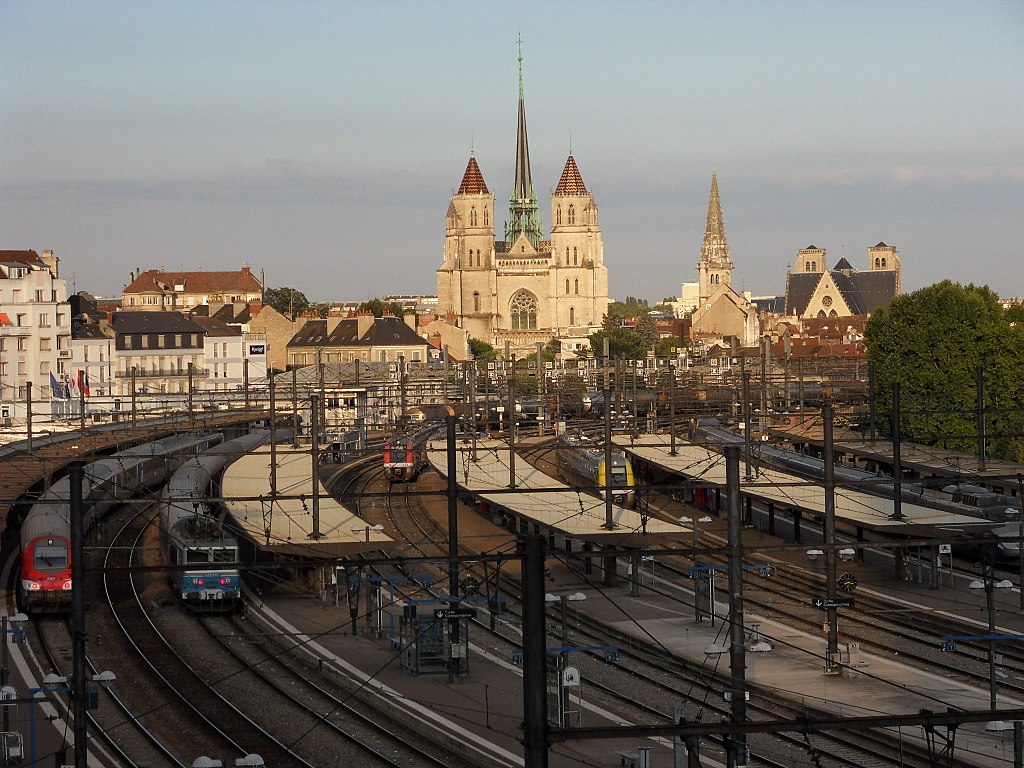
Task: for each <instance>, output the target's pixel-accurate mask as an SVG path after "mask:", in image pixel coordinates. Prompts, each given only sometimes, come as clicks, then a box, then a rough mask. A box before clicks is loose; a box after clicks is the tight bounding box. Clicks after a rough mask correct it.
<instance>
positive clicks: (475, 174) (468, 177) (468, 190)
mask: <svg viewBox="0 0 1024 768" xmlns="http://www.w3.org/2000/svg"><path fill="white" fill-rule="evenodd" d="M459 194H460V195H479V194H484V195H489V194H490V190H488V189H487V182H485V181H484V175H483V174H482V173H480V166H479V165H477V164H476V158H475V157H473V155H470V156H469V163H468V164H467V165H466V172H465V173H464V174H463V175H462V184H460V185H459Z"/></svg>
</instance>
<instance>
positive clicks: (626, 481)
mask: <svg viewBox="0 0 1024 768" xmlns="http://www.w3.org/2000/svg"><path fill="white" fill-rule="evenodd" d="M557 454H558V463H559V465H560V466H562V467H564V468H567V469H569V470H571V471H572V472H574V473H575V474H577V475H579V476H580V477H582V478H585V479H586V480H588V481H590V482H591V483H592V484H593V485H594V486H596V487H597V488H598V489H600V495H601V498H606V496H605V494H606V493H607V492H608V489H609V488H610V489H611V494H612V501H613V502H615V503H616V504H618V505H620V506H623V507H626V508H627V509H632V508H633V506H634V505H635V503H636V491H635V486H636V478H635V477H634V475H633V464H632V463H631V462H630V460H629V459H628V458H626V456H625V455H623V454H622V453H621V452H620V451H618V450H616V451H614V452H613V453H612V457H611V470H610V471H609V470H608V467H607V466H606V462H605V459H606V456H605V451H604V448H603V447H601V446H599V445H597V444H596V443H594V442H593V441H591V440H590V439H588V438H587V437H585V436H583V435H579V434H576V435H573V434H569V433H566V434H563V435H561V436H560V437H559V438H558V448H557Z"/></svg>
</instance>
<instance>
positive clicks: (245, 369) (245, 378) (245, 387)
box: [242, 357, 249, 413]
mask: <svg viewBox="0 0 1024 768" xmlns="http://www.w3.org/2000/svg"><path fill="white" fill-rule="evenodd" d="M242 391H243V392H244V397H245V412H246V413H249V358H248V357H246V358H244V359H243V360H242Z"/></svg>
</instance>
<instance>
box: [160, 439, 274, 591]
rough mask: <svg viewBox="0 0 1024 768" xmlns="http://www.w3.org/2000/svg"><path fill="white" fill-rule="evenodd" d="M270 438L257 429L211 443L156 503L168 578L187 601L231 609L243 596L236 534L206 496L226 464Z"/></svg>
mask: <svg viewBox="0 0 1024 768" xmlns="http://www.w3.org/2000/svg"><path fill="white" fill-rule="evenodd" d="M269 439H270V431H269V430H266V429H262V430H255V431H253V432H250V433H248V434H246V435H243V436H241V437H237V438H235V439H234V440H228V441H227V442H224V443H221V444H220V445H217V446H214V447H212V448H210V449H209V450H207V451H205V452H204V453H202V454H201V455H199V456H195V457H193V458H190V459H189V460H188V461H186V462H185V463H184V464H183V465H181V466H180V467H179V468H178V469H177V471H175V473H174V474H173V475H172V476H171V479H170V480H169V481H168V483H167V486H166V487H165V488H164V491H163V494H162V497H163V498H162V503H161V505H160V547H161V549H162V550H163V554H164V559H165V560H166V561H167V562H168V563H169V564H170V565H172V566H177V567H174V568H172V569H171V571H170V574H169V580H170V582H171V586H172V587H173V588H174V591H175V594H176V595H177V597H178V599H179V600H181V601H182V602H183V603H185V604H186V605H188V606H191V607H211V606H216V607H217V608H219V609H224V610H235V609H236V608H237V607H238V605H239V604H240V602H241V599H242V583H241V575H240V573H239V570H238V562H239V555H238V539H237V538H236V536H235V535H234V534H233V533H232V532H231V531H230V530H228V529H227V528H226V527H225V525H224V522H223V515H222V511H223V506H222V505H221V504H218V503H214V502H211V501H210V496H211V495H212V491H213V490H214V485H215V483H216V482H217V479H218V477H219V476H220V474H221V473H222V472H223V471H224V469H225V468H226V467H227V466H228V465H229V464H231V463H232V462H234V461H235V460H237V459H239V458H240V457H242V456H244V455H246V454H248V453H251V452H252V451H254V450H256V449H257V448H258V447H259V446H261V445H263V444H264V443H266V442H267V441H268V440H269Z"/></svg>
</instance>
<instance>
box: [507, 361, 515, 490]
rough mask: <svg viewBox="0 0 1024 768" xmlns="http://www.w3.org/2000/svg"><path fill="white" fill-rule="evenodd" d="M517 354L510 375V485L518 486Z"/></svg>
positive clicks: (510, 486) (511, 486) (512, 486)
mask: <svg viewBox="0 0 1024 768" xmlns="http://www.w3.org/2000/svg"><path fill="white" fill-rule="evenodd" d="M515 442H516V356H515V355H512V370H511V372H510V373H509V376H508V487H509V488H515V487H516V449H515Z"/></svg>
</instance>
